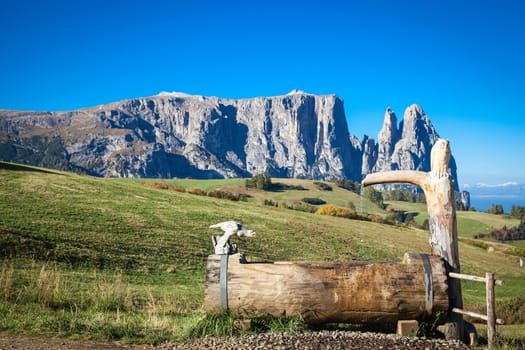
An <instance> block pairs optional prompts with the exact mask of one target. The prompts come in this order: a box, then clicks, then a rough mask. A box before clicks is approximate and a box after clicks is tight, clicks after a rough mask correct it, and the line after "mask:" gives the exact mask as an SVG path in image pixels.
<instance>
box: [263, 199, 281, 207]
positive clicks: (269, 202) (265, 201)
mask: <svg viewBox="0 0 525 350" xmlns="http://www.w3.org/2000/svg"><path fill="white" fill-rule="evenodd" d="M263 204H264V205H268V206H270V207H278V206H279V203H278V202H274V201H272V200H271V199H265V200H264V202H263Z"/></svg>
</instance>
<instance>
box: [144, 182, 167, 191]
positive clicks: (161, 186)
mask: <svg viewBox="0 0 525 350" xmlns="http://www.w3.org/2000/svg"><path fill="white" fill-rule="evenodd" d="M142 186H144V187H149V188H156V189H158V190H167V189H168V188H169V185H168V184H166V183H164V182H156V181H145V182H143V183H142Z"/></svg>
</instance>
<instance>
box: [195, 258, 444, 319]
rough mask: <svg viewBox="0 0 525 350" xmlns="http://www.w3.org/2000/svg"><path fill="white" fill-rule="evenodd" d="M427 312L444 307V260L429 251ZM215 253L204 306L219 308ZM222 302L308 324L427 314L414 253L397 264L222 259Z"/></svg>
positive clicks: (249, 313) (242, 311) (240, 311)
mask: <svg viewBox="0 0 525 350" xmlns="http://www.w3.org/2000/svg"><path fill="white" fill-rule="evenodd" d="M429 262H430V265H431V270H432V285H433V292H432V294H433V299H432V303H433V305H432V310H433V312H436V311H442V312H446V311H447V310H448V307H449V299H448V284H447V275H446V269H445V265H444V262H443V261H442V259H441V258H440V257H437V256H429ZM219 270H220V258H218V256H214V255H212V256H210V257H209V258H208V265H207V275H206V276H207V278H206V291H205V302H204V309H205V311H206V312H217V311H220V288H219V279H220V278H219V277H220V276H218V275H219V273H220V272H219ZM227 281H228V288H227V290H228V305H229V308H230V311H231V312H232V313H234V314H237V315H239V316H242V317H247V318H250V317H254V316H257V315H264V314H267V315H273V316H292V315H300V316H301V317H303V319H304V320H305V321H306V322H308V323H313V324H315V323H325V322H329V323H337V322H340V323H389V322H397V321H398V320H402V319H422V318H424V317H426V316H427V313H426V311H425V306H426V303H425V301H426V299H425V296H426V286H425V273H424V267H423V263H422V260H421V257H420V256H419V255H418V254H406V255H405V257H404V259H403V263H369V262H351V263H339V262H278V263H247V264H242V263H240V258H239V256H238V255H231V256H230V258H229V262H228V276H227Z"/></svg>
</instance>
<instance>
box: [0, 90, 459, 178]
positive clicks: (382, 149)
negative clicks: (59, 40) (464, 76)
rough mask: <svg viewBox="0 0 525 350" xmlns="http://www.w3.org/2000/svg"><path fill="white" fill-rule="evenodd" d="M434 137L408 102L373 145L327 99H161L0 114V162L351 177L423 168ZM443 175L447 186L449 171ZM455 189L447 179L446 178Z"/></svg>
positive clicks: (118, 170) (147, 171)
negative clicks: (354, 131) (357, 134)
mask: <svg viewBox="0 0 525 350" xmlns="http://www.w3.org/2000/svg"><path fill="white" fill-rule="evenodd" d="M438 138H439V136H438V134H437V132H436V130H435V129H434V127H433V125H432V123H431V122H430V119H429V118H428V117H427V116H426V115H425V113H424V112H423V110H422V109H421V107H419V106H418V105H411V106H409V107H408V108H407V109H406V111H405V113H404V116H403V120H402V121H401V122H400V123H399V125H398V122H397V117H396V115H395V113H394V112H393V111H392V110H391V109H390V108H388V109H387V110H386V112H385V119H384V123H383V126H382V128H381V131H380V132H379V135H378V138H377V141H375V140H374V139H373V138H371V137H369V136H366V135H365V136H364V137H363V138H362V139H358V138H357V137H355V136H353V135H351V134H350V132H349V130H348V125H347V121H346V116H345V112H344V106H343V101H342V100H341V99H340V98H339V97H337V96H336V95H312V94H308V93H305V92H302V91H296V90H294V91H292V92H290V93H289V94H287V95H282V96H274V97H257V98H247V99H237V100H236V99H226V98H218V97H205V96H194V95H187V94H182V93H161V94H159V95H156V96H151V97H145V98H135V99H129V100H125V101H120V102H115V103H111V104H107V105H100V106H96V107H90V108H83V109H78V110H74V111H66V112H27V111H11V110H0V159H2V160H6V161H14V162H19V163H27V164H33V165H41V166H47V167H51V168H59V169H66V170H73V171H78V172H83V173H87V174H91V175H95V176H103V177H158V178H174V177H178V178H184V177H193V178H228V177H250V176H252V175H255V174H258V173H269V174H270V175H271V176H273V177H294V178H312V179H335V178H336V179H351V180H354V181H360V180H361V179H362V178H363V176H364V175H366V174H368V173H370V172H376V171H384V170H396V169H413V170H423V171H428V170H429V169H430V149H431V147H432V145H433V144H434V143H435V142H436V140H437V139H438ZM450 168H451V172H452V175H453V177H454V179H457V176H456V165H455V162H454V160H453V159H452V160H451V162H450ZM456 187H457V180H456Z"/></svg>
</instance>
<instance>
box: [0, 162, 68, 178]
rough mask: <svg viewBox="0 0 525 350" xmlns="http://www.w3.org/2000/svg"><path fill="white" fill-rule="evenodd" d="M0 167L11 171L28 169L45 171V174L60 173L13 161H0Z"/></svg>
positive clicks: (39, 171) (30, 170)
mask: <svg viewBox="0 0 525 350" xmlns="http://www.w3.org/2000/svg"><path fill="white" fill-rule="evenodd" d="M0 169H5V170H13V171H29V172H38V173H45V174H55V175H62V174H60V173H58V172H54V171H50V170H45V169H41V168H36V167H33V166H30V165H23V164H15V163H8V162H3V161H0Z"/></svg>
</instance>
